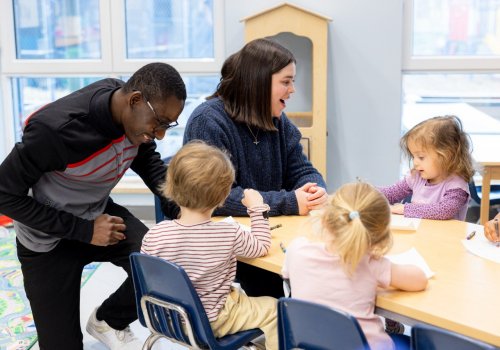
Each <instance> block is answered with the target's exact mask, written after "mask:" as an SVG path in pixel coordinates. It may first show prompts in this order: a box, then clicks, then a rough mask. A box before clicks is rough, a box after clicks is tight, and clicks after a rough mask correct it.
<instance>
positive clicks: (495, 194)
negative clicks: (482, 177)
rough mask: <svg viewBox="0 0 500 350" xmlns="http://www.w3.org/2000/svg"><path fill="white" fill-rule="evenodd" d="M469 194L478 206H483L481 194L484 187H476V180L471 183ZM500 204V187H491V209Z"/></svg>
mask: <svg viewBox="0 0 500 350" xmlns="http://www.w3.org/2000/svg"><path fill="white" fill-rule="evenodd" d="M469 192H470V196H471V198H472V199H473V200H474V201H475V202H476V203H477V204H478V205H481V198H482V196H481V192H482V186H476V184H475V182H474V180H472V181H471V182H469ZM498 204H500V185H491V186H490V207H491V206H492V205H498Z"/></svg>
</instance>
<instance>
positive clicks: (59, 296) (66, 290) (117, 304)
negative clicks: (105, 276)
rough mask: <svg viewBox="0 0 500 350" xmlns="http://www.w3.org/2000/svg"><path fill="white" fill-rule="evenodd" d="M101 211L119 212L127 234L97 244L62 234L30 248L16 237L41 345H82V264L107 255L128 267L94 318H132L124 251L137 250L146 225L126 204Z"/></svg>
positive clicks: (118, 322)
mask: <svg viewBox="0 0 500 350" xmlns="http://www.w3.org/2000/svg"><path fill="white" fill-rule="evenodd" d="M104 212H105V213H107V214H109V215H112V216H119V217H121V218H123V220H124V221H125V225H126V226H127V229H126V231H125V232H124V234H125V236H126V237H127V238H126V239H125V240H123V241H120V242H119V243H118V244H115V245H110V246H107V247H98V246H94V245H91V244H87V243H83V242H80V241H74V240H65V239H63V240H61V241H60V242H59V244H58V245H57V246H56V247H55V248H54V249H53V250H51V251H49V252H46V253H37V252H33V251H31V250H29V249H27V248H26V247H24V246H23V245H22V244H20V243H19V241H17V255H18V258H19V261H20V262H21V270H22V272H23V277H24V289H25V291H26V295H27V297H28V299H29V301H30V305H31V310H32V312H33V317H34V320H35V326H36V329H37V333H38V342H39V345H40V349H41V350H61V349H65V350H82V349H83V344H82V339H83V335H82V331H81V329H80V282H81V277H82V271H83V267H84V266H85V265H87V264H89V263H91V262H94V261H99V262H104V261H109V262H111V263H113V264H114V265H116V266H120V267H121V268H123V269H124V270H125V271H126V272H127V275H128V276H127V278H126V280H125V281H124V282H123V284H122V285H121V286H120V287H119V288H118V289H117V290H116V291H115V292H114V293H113V294H111V295H110V296H109V297H108V299H106V300H105V301H104V302H103V303H102V304H101V306H100V307H99V309H98V311H97V318H98V319H101V320H105V321H106V322H107V323H108V324H109V325H110V326H111V327H112V328H114V329H118V330H122V329H125V328H126V327H127V326H128V325H129V324H130V323H131V322H133V321H135V320H136V319H137V310H136V305H135V297H134V287H133V283H132V277H131V272H130V262H129V255H130V253H131V252H137V251H139V250H140V247H141V243H142V238H143V236H144V235H145V233H146V231H147V227H146V226H145V225H144V224H143V223H142V222H141V221H140V220H139V219H137V218H136V217H134V216H133V215H132V214H131V213H130V212H129V211H128V210H127V209H125V208H123V207H122V206H120V205H118V204H115V203H113V202H112V201H111V200H110V201H109V203H108V205H107V206H106V209H105V211H104Z"/></svg>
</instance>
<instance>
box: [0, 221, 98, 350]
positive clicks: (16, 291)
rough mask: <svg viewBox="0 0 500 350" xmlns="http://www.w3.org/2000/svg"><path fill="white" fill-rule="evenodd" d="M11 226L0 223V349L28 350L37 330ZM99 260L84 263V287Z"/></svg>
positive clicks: (34, 340) (35, 338) (34, 341)
mask: <svg viewBox="0 0 500 350" xmlns="http://www.w3.org/2000/svg"><path fill="white" fill-rule="evenodd" d="M15 237H16V236H15V233H14V230H13V229H12V228H5V227H2V226H0V350H25V349H29V348H31V347H32V346H33V344H34V343H36V340H37V336H36V329H35V325H34V323H33V316H32V314H31V310H30V305H29V302H28V300H27V298H26V294H25V293H24V288H23V276H22V273H21V266H20V264H19V261H18V260H17V255H16V239H15ZM98 266H99V263H93V264H89V265H87V266H85V269H84V271H83V275H82V286H83V285H84V284H85V282H87V281H88V280H89V278H90V277H91V276H92V274H93V273H94V272H95V270H96V269H97V267H98Z"/></svg>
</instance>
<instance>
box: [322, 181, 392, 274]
mask: <svg viewBox="0 0 500 350" xmlns="http://www.w3.org/2000/svg"><path fill="white" fill-rule="evenodd" d="M389 223H390V209H389V203H388V202H387V199H386V198H385V197H384V196H383V195H382V193H380V192H379V191H378V190H377V189H376V188H375V187H373V186H371V185H369V184H367V183H359V182H358V183H350V184H346V185H344V186H342V187H341V188H339V189H338V190H337V192H335V194H334V195H333V196H332V198H331V200H330V203H329V205H328V206H327V208H326V209H325V211H324V214H323V217H322V224H323V228H324V230H326V231H327V236H328V237H330V239H329V240H327V242H326V244H327V246H329V245H333V246H334V247H335V251H336V253H337V254H338V255H339V256H340V259H341V261H342V263H343V265H344V268H345V270H346V272H347V273H348V274H349V275H352V274H353V273H354V271H355V270H356V268H357V266H358V264H359V262H360V261H361V259H362V258H363V257H364V256H365V255H366V254H370V255H373V256H375V257H376V258H378V257H380V256H382V255H383V254H385V253H386V252H387V251H388V250H389V249H390V247H391V245H392V237H391V234H390V231H389Z"/></svg>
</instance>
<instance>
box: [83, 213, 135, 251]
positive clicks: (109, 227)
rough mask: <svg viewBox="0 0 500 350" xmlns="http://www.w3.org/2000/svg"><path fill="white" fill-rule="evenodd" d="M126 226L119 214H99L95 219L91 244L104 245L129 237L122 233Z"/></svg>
mask: <svg viewBox="0 0 500 350" xmlns="http://www.w3.org/2000/svg"><path fill="white" fill-rule="evenodd" d="M126 228H127V226H125V224H124V223H123V219H122V218H120V217H118V216H111V215H108V214H102V215H99V216H98V217H97V218H96V219H95V220H94V232H93V234H92V240H91V241H90V244H93V245H97V246H102V247H105V246H108V245H113V244H116V243H118V242H120V241H121V240H124V239H125V238H127V237H125V235H124V234H123V233H122V232H123V231H125V229H126Z"/></svg>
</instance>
